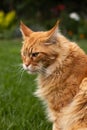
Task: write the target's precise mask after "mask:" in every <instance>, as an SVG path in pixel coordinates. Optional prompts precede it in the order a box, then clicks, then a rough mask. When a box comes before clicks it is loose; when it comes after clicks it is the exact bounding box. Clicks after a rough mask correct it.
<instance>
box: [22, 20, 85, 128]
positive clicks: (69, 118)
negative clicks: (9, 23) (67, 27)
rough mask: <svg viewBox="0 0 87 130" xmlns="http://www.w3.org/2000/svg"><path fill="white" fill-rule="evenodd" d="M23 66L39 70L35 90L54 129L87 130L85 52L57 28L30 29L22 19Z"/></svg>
mask: <svg viewBox="0 0 87 130" xmlns="http://www.w3.org/2000/svg"><path fill="white" fill-rule="evenodd" d="M20 29H21V32H22V35H23V39H24V42H23V47H22V49H21V55H22V59H23V67H24V69H25V70H27V71H28V72H29V73H38V77H37V84H38V85H37V91H36V92H35V95H36V96H37V97H39V98H40V99H41V100H42V101H43V102H45V105H46V106H47V115H48V118H49V120H50V121H52V122H53V130H87V78H86V77H87V55H86V54H85V52H84V51H83V50H82V49H81V48H80V47H78V45H77V44H75V43H73V42H71V41H69V40H68V39H67V38H65V37H64V36H63V35H62V34H61V33H59V31H58V22H57V23H56V25H55V26H54V27H53V28H52V29H51V30H49V31H46V32H33V31H32V30H31V29H29V28H28V27H27V26H25V25H24V24H23V23H22V22H21V25H20Z"/></svg>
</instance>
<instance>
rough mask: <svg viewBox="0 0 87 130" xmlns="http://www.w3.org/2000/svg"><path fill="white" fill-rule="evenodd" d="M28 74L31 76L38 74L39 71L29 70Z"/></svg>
mask: <svg viewBox="0 0 87 130" xmlns="http://www.w3.org/2000/svg"><path fill="white" fill-rule="evenodd" d="M27 72H28V73H29V74H36V73H37V70H27Z"/></svg>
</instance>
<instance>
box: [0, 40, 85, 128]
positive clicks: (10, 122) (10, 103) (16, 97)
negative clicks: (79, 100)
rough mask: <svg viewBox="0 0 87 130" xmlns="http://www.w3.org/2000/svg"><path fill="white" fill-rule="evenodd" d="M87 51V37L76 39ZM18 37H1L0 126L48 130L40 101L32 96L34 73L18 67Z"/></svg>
mask: <svg viewBox="0 0 87 130" xmlns="http://www.w3.org/2000/svg"><path fill="white" fill-rule="evenodd" d="M78 43H79V45H80V46H81V47H82V48H83V49H84V50H85V51H86V52H87V40H83V41H79V42H78ZM21 46H22V44H21V41H20V40H2V41H0V130H51V127H52V126H51V124H50V123H49V122H48V121H47V119H46V117H45V112H44V107H43V105H42V103H41V102H40V101H39V100H38V99H37V98H36V97H34V96H33V92H34V91H35V89H36V87H35V86H36V85H35V82H34V79H35V77H36V76H31V75H28V74H27V73H26V72H23V70H22V69H21V68H20V64H21V57H20V48H21Z"/></svg>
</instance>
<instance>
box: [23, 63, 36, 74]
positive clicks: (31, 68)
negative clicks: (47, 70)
mask: <svg viewBox="0 0 87 130" xmlns="http://www.w3.org/2000/svg"><path fill="white" fill-rule="evenodd" d="M23 68H24V70H25V71H27V72H28V73H29V74H36V73H37V72H38V71H37V69H35V68H33V67H32V66H28V67H26V65H25V64H23Z"/></svg>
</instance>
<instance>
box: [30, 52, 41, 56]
mask: <svg viewBox="0 0 87 130" xmlns="http://www.w3.org/2000/svg"><path fill="white" fill-rule="evenodd" d="M38 54H39V52H35V53H32V54H31V55H32V57H37V56H38Z"/></svg>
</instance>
